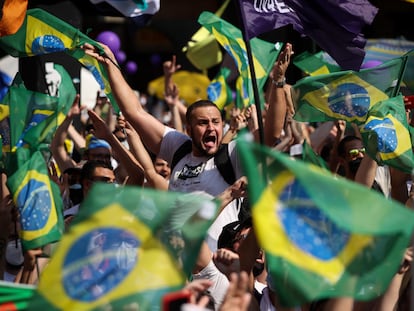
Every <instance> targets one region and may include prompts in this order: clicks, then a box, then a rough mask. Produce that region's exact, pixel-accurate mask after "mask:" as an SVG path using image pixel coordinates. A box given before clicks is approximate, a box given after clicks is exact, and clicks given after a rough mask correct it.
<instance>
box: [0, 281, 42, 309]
mask: <svg viewBox="0 0 414 311" xmlns="http://www.w3.org/2000/svg"><path fill="white" fill-rule="evenodd" d="M34 292H35V287H34V286H32V285H26V284H17V283H11V282H5V281H0V310H2V311H18V310H29V309H28V305H29V302H30V300H31V298H32V297H33V294H34Z"/></svg>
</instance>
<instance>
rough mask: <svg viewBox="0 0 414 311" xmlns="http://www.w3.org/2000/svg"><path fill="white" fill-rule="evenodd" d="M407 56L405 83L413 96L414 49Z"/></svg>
mask: <svg viewBox="0 0 414 311" xmlns="http://www.w3.org/2000/svg"><path fill="white" fill-rule="evenodd" d="M405 56H406V57H407V67H406V69H405V71H404V76H403V81H402V82H403V83H404V85H405V86H406V87H407V88H408V89H409V90H410V92H411V94H413V93H414V49H412V50H410V51H408V52H407V53H406V54H405Z"/></svg>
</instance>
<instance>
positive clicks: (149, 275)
mask: <svg viewBox="0 0 414 311" xmlns="http://www.w3.org/2000/svg"><path fill="white" fill-rule="evenodd" d="M216 212H217V203H216V202H215V201H210V200H203V199H200V197H199V196H195V195H192V194H182V193H173V192H159V191H155V190H151V189H142V188H137V187H128V186H124V187H114V186H113V185H109V184H99V183H97V184H95V185H94V186H93V187H92V189H91V190H90V192H89V194H88V196H87V197H86V199H85V200H84V201H83V202H82V204H81V206H80V210H79V214H78V215H76V217H75V219H74V222H73V223H72V224H71V227H70V229H69V231H68V232H67V233H66V234H65V236H64V237H63V239H62V241H61V242H60V245H59V246H58V248H57V250H56V252H55V253H54V255H53V257H52V259H51V261H50V263H49V265H48V267H47V268H46V269H45V270H44V272H43V274H42V277H41V280H40V283H39V286H38V289H37V293H36V294H35V297H34V299H33V300H32V303H31V305H30V309H31V310H42V309H43V310H103V309H111V310H160V309H161V304H160V303H161V298H162V296H163V295H164V294H165V293H167V292H170V291H174V290H177V289H179V288H181V287H182V286H183V285H184V284H185V280H186V276H187V275H188V274H189V273H190V272H191V270H192V268H193V266H194V263H195V260H196V258H197V256H198V253H199V249H200V246H201V243H202V241H203V240H204V237H205V234H206V232H207V230H208V228H209V226H210V225H211V223H212V221H213V219H214V218H215V216H216Z"/></svg>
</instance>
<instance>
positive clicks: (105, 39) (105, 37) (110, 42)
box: [96, 30, 121, 53]
mask: <svg viewBox="0 0 414 311" xmlns="http://www.w3.org/2000/svg"><path fill="white" fill-rule="evenodd" d="M96 41H99V42H101V43H103V44H105V45H107V46H108V47H109V48H110V49H111V51H112V52H113V53H116V52H118V51H119V49H120V48H121V40H120V39H119V37H118V35H117V34H116V33H115V32H113V31H109V30H107V31H103V32H101V33H100V34H99V35H98V36H97V37H96Z"/></svg>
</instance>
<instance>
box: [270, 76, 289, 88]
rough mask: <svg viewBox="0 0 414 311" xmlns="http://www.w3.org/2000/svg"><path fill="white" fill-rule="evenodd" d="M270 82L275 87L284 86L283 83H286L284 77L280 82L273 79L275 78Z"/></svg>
mask: <svg viewBox="0 0 414 311" xmlns="http://www.w3.org/2000/svg"><path fill="white" fill-rule="evenodd" d="M272 84H273V85H274V86H276V87H277V88H282V87H284V86H285V84H286V78H283V80H282V81H280V82H278V81H275V80H273V79H272Z"/></svg>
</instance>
